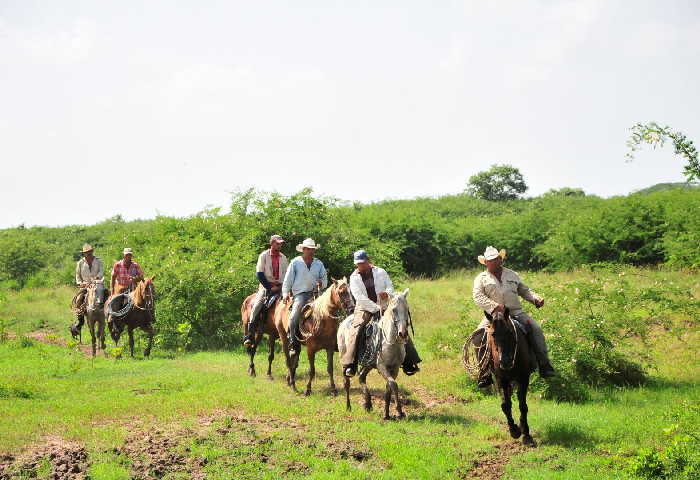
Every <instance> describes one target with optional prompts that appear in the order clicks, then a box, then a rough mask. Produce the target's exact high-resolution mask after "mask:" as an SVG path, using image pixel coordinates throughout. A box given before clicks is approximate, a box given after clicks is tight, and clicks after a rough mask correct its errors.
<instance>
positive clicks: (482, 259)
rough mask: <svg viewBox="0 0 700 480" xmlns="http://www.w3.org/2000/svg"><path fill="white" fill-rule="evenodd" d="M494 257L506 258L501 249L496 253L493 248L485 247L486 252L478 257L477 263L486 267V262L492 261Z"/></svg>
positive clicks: (504, 252) (503, 250)
mask: <svg viewBox="0 0 700 480" xmlns="http://www.w3.org/2000/svg"><path fill="white" fill-rule="evenodd" d="M496 257H501V258H506V251H505V249H501V250H500V251H498V250H496V249H495V248H494V247H492V246H491V245H489V246H488V247H486V251H484V254H483V255H479V263H480V264H482V265H486V260H493V259H494V258H496Z"/></svg>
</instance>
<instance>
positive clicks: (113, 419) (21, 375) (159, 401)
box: [0, 269, 700, 479]
mask: <svg viewBox="0 0 700 480" xmlns="http://www.w3.org/2000/svg"><path fill="white" fill-rule="evenodd" d="M627 273H628V274H631V275H638V278H639V280H638V281H639V282H650V283H651V282H657V283H658V282H670V281H672V282H674V283H675V284H676V285H678V286H679V287H680V288H682V289H684V290H685V291H687V292H688V294H689V296H690V297H694V298H696V299H697V298H700V277H699V276H698V275H697V274H693V273H689V272H674V271H668V270H667V271H664V270H660V271H657V270H632V269H629V270H628V272H627ZM474 274H475V272H459V273H455V274H453V275H450V276H449V277H446V278H443V279H440V280H417V281H413V282H410V284H409V285H408V286H409V287H410V288H411V292H410V294H409V301H410V303H411V308H412V312H413V318H414V322H415V327H416V343H417V346H418V348H419V351H420V352H421V354H422V356H423V357H424V363H423V368H422V371H421V372H420V373H419V374H418V375H416V376H414V377H409V378H407V377H405V376H400V377H399V384H400V386H401V389H402V394H403V396H404V397H405V399H406V402H407V406H406V410H407V412H408V418H407V419H406V420H404V421H389V422H385V421H382V420H381V413H380V411H379V410H381V407H382V405H383V403H382V402H383V401H382V400H380V398H379V395H380V394H381V392H383V385H382V382H381V380H380V377H379V376H378V374H377V373H376V372H375V373H373V374H372V375H371V376H370V385H371V386H372V388H373V393H374V397H375V398H374V406H375V410H374V411H373V412H370V413H367V412H365V411H364V410H363V409H362V408H361V404H360V396H359V392H358V391H357V389H356V388H355V389H353V411H352V412H350V413H348V412H346V410H345V408H344V401H343V399H342V396H339V397H337V398H334V397H332V396H330V395H329V393H328V386H327V384H328V378H327V376H326V375H325V365H323V362H319V363H320V364H321V365H317V371H320V372H322V373H320V374H319V375H318V376H317V379H316V382H315V385H314V387H315V388H314V393H313V394H312V395H311V396H310V397H304V396H302V395H297V394H294V393H293V392H291V391H290V390H289V389H288V388H287V387H286V384H285V383H284V381H283V375H284V362H283V358H282V356H281V355H279V356H277V358H276V359H275V362H274V365H273V375H274V377H275V379H274V380H273V381H269V380H267V379H265V378H264V377H258V378H249V377H248V376H247V375H246V365H247V357H246V356H245V355H244V353H243V352H242V350H237V351H232V352H200V353H187V354H185V353H175V352H163V351H160V350H158V349H157V348H156V349H155V353H154V356H153V358H151V359H149V360H143V359H135V360H134V359H128V358H123V359H116V358H112V357H110V358H104V357H98V358H95V359H91V358H86V357H85V356H84V355H82V353H81V352H80V351H77V350H76V349H75V348H70V347H68V346H61V345H49V344H45V343H41V342H37V341H35V340H31V339H30V338H27V337H25V335H26V334H30V333H31V332H36V331H37V330H42V331H44V332H48V334H49V335H51V334H53V335H55V337H51V336H49V338H53V339H54V340H55V341H59V340H60V339H65V340H67V329H66V327H65V326H66V325H67V324H68V323H69V322H70V321H71V315H70V313H69V312H68V311H67V308H66V305H67V304H68V301H69V299H70V296H71V294H72V291H71V290H70V289H68V288H65V289H59V290H57V291H53V292H50V291H46V290H31V291H23V292H19V293H6V298H5V300H4V302H3V305H2V306H1V307H0V319H2V321H3V325H4V327H3V328H4V329H5V330H7V331H11V332H13V334H14V335H15V338H14V339H10V340H6V341H4V342H1V343H0V372H1V373H0V413H1V415H0V452H5V455H3V454H2V453H0V472H2V468H3V465H5V467H4V468H5V469H6V470H7V471H6V472H5V474H6V475H8V476H10V478H12V477H11V475H14V476H16V477H17V478H22V476H26V477H29V476H31V475H34V476H35V477H36V476H38V477H39V478H42V476H43V477H45V478H49V475H52V474H53V473H55V472H56V471H57V469H59V471H60V469H61V468H63V467H61V465H60V464H59V465H57V462H56V461H55V458H54V459H52V457H51V451H52V449H53V450H60V451H61V452H63V453H62V455H69V456H72V457H71V458H72V460H71V461H70V462H68V461H67V462H65V463H66V464H70V465H74V466H75V465H77V467H74V468H78V469H80V470H81V471H83V472H85V471H87V473H89V475H90V478H94V479H119V478H131V477H138V478H216V479H219V478H220V479H224V478H278V477H279V476H280V475H282V474H284V475H287V476H289V477H290V478H295V477H312V478H337V477H340V476H341V475H342V476H343V477H344V478H387V479H388V478H472V477H475V478H479V477H481V478H500V477H503V478H514V479H556V478H591V479H593V478H595V479H601V478H620V476H621V474H622V471H623V470H624V469H625V467H626V465H627V463H628V462H629V460H628V459H629V457H631V456H632V455H634V454H636V453H637V451H638V450H639V449H640V448H652V449H653V448H659V447H661V446H663V445H664V444H665V442H667V441H668V436H667V434H666V433H665V432H664V430H665V429H666V428H667V427H668V426H669V424H670V423H672V420H671V419H670V418H669V411H672V410H673V409H674V408H679V407H680V406H681V405H682V403H683V402H684V401H691V402H694V403H695V404H697V403H698V402H699V401H700V361H699V360H698V356H697V353H696V352H697V350H698V347H699V346H700V334H699V332H698V329H697V323H692V324H690V325H685V326H681V328H680V329H673V330H669V331H665V330H660V331H657V332H655V334H654V340H653V344H654V345H655V348H654V350H653V351H652V352H650V353H651V354H652V357H654V359H655V362H656V365H657V368H656V370H654V371H653V372H652V376H651V381H649V382H648V383H647V384H645V385H644V386H643V387H639V388H611V389H600V390H595V391H594V392H593V393H592V396H591V400H590V401H588V402H586V403H583V404H570V403H557V402H553V401H549V400H543V399H541V398H539V396H538V394H537V392H533V393H532V394H531V395H530V397H529V404H530V425H531V429H532V433H533V436H534V437H535V439H536V441H537V442H538V443H539V446H538V447H537V448H534V449H526V448H524V447H522V446H520V444H519V442H517V441H514V440H511V439H510V437H509V436H508V435H507V429H506V428H505V423H504V419H503V418H502V414H501V412H500V406H499V400H498V397H496V396H494V395H489V394H483V393H480V392H478V391H477V390H476V389H475V388H474V387H473V381H472V380H471V379H469V378H467V377H466V374H465V373H464V370H463V369H462V367H461V364H460V361H459V358H458V352H455V351H453V350H451V349H450V347H449V344H450V342H446V344H445V346H443V345H442V344H441V343H440V339H441V338H442V337H444V336H446V335H456V336H457V339H461V338H462V337H464V335H465V334H466V333H468V332H469V331H470V330H471V328H473V327H474V326H475V325H476V323H477V321H478V318H479V313H478V311H477V310H476V308H475V307H474V306H473V305H472V304H471V300H470V292H471V280H472V278H473V275H474ZM581 275H583V273H581V272H574V273H562V274H545V273H538V274H530V275H526V279H527V280H528V283H529V284H530V285H531V286H533V287H534V288H535V289H536V290H538V291H540V292H542V293H544V294H545V295H546V297H547V298H549V299H550V300H552V301H553V302H555V301H556V300H557V298H556V295H557V294H556V292H557V286H558V285H561V284H562V283H566V282H569V281H572V280H575V279H578V278H579V277H580V276H581ZM552 308H554V307H552ZM536 316H537V318H538V319H540V320H545V322H544V325H545V326H544V328H545V331H546V330H547V327H546V318H547V307H545V308H544V309H543V310H541V311H538V312H537V315H536ZM232 327H233V326H232ZM0 333H1V332H0ZM45 336H46V335H45ZM452 343H454V342H452ZM265 356H266V355H264V354H263V355H259V356H258V358H257V360H258V361H257V364H258V371H259V372H260V371H262V366H264V364H265V362H266V360H265ZM306 369H307V363H306V360H305V358H304V357H302V360H301V362H300V372H301V376H302V377H303V376H304V374H305V372H306ZM338 371H339V368H338V365H337V360H336V372H338ZM336 382H337V383H339V384H340V383H341V379H340V375H339V374H338V373H336ZM300 383H301V382H300ZM392 413H394V414H395V410H394V409H393V407H392ZM66 452H68V453H66ZM55 456H56V455H54V457H55ZM3 462H4V463H3ZM59 463H60V462H59ZM0 476H2V474H1V473H0ZM66 478H69V477H66Z"/></svg>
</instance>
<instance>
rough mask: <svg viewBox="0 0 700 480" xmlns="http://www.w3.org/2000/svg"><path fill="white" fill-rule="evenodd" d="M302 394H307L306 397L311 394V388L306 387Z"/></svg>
mask: <svg viewBox="0 0 700 480" xmlns="http://www.w3.org/2000/svg"><path fill="white" fill-rule="evenodd" d="M304 395H305V396H307V397H308V396H309V395H311V389H310V388H307V389H306V390H305V391H304Z"/></svg>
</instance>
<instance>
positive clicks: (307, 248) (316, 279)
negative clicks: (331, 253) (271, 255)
mask: <svg viewBox="0 0 700 480" xmlns="http://www.w3.org/2000/svg"><path fill="white" fill-rule="evenodd" d="M320 246H321V245H316V243H315V242H314V241H313V240H312V239H311V238H307V239H306V240H304V241H303V242H302V243H300V244H299V245H297V248H296V250H297V252H300V253H301V255H300V256H298V257H295V258H294V260H292V261H291V262H290V263H289V268H287V273H286V275H285V276H284V281H283V282H282V296H283V297H284V298H285V300H289V299H290V298H292V297H294V304H293V306H292V312H291V314H290V316H289V330H288V332H287V338H288V339H289V345H290V349H289V355H290V356H294V355H296V354H297V353H298V352H299V349H300V348H301V345H300V343H299V338H298V333H299V317H300V316H301V311H302V309H303V308H304V306H305V305H306V304H307V303H309V302H310V301H311V300H312V299H313V295H314V290H321V289H325V288H326V287H327V286H328V275H327V274H326V267H324V266H323V263H322V262H321V260H319V259H318V258H314V255H315V254H316V250H317V249H318V248H320Z"/></svg>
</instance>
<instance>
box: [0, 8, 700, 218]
mask: <svg viewBox="0 0 700 480" xmlns="http://www.w3.org/2000/svg"><path fill="white" fill-rule="evenodd" d="M699 59H700V3H698V2H696V1H695V0H688V1H669V2H658V1H635V2H632V1H603V0H600V1H597V0H596V1H592V0H581V1H575V2H574V1H570V2H566V1H537V2H536V1H529V2H525V1H504V0H499V1H493V2H492V1H484V0H479V1H438V2H429V1H421V2H409V1H406V0H397V1H395V2H380V1H342V2H341V1H329V0H319V1H317V2H311V1H306V2H302V1H294V2H291V1H287V2H283V1H279V2H275V1H249V2H232V1H221V2H213V1H201V2H193V1H188V2H184V1H182V2H176V1H173V0H164V1H155V0H149V1H148V2H141V1H112V2H106V1H93V0H87V1H84V2H81V1H68V0H62V1H60V2H46V1H36V2H34V1H28V0H15V1H10V0H0V206H1V207H0V228H1V227H8V226H15V225H18V224H20V223H25V224H26V225H36V224H39V225H61V224H68V223H79V224H90V223H94V222H96V221H99V220H102V219H105V218H107V217H110V216H112V215H115V214H117V213H121V214H122V215H124V217H125V218H127V219H132V218H148V217H153V216H154V215H155V214H156V213H161V214H167V215H188V214H192V213H195V212H196V211H199V210H201V209H202V208H204V207H205V206H206V205H227V203H228V199H229V193H227V192H230V191H233V190H236V189H245V188H248V187H256V188H259V189H263V190H277V191H280V192H284V193H291V192H294V191H297V190H299V189H300V188H303V187H304V186H311V187H313V188H314V189H315V190H316V192H318V193H323V194H329V195H333V196H337V197H339V198H341V199H345V200H362V201H370V200H379V199H384V198H411V197H415V196H425V195H441V194H447V193H456V192H459V191H461V190H463V188H464V186H465V184H466V182H467V180H468V178H469V176H470V175H472V174H474V173H476V172H478V171H480V170H484V169H487V168H488V167H489V166H490V165H491V164H493V163H509V164H512V165H515V166H517V167H518V168H520V169H521V171H522V172H523V174H524V176H525V180H526V182H527V183H528V185H529V186H530V190H529V192H528V194H530V195H537V194H540V193H542V192H544V191H546V190H548V189H549V188H559V187H563V186H571V187H581V188H583V189H584V190H586V191H587V192H591V193H595V194H598V195H604V196H609V195H616V194H626V193H628V192H630V191H632V190H636V189H639V188H643V187H646V186H649V185H652V184H654V183H658V182H672V181H683V180H684V177H683V176H682V174H681V170H682V165H683V160H682V159H680V158H677V157H675V156H674V155H673V154H672V150H671V147H670V146H667V147H666V148H665V149H664V150H662V151H656V152H654V151H650V152H645V153H643V154H640V155H638V157H637V160H636V161H635V162H634V163H626V162H625V160H624V153H625V140H626V138H627V135H628V128H629V127H630V126H631V125H632V124H634V123H635V122H637V121H649V120H656V121H658V122H660V123H667V124H670V125H671V126H673V127H674V128H677V129H679V130H682V131H684V132H685V133H686V134H688V135H689V136H690V138H692V139H695V141H696V143H698V142H700V115H698V112H699V111H700V88H698V85H700V64H699V63H698V60H699Z"/></svg>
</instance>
